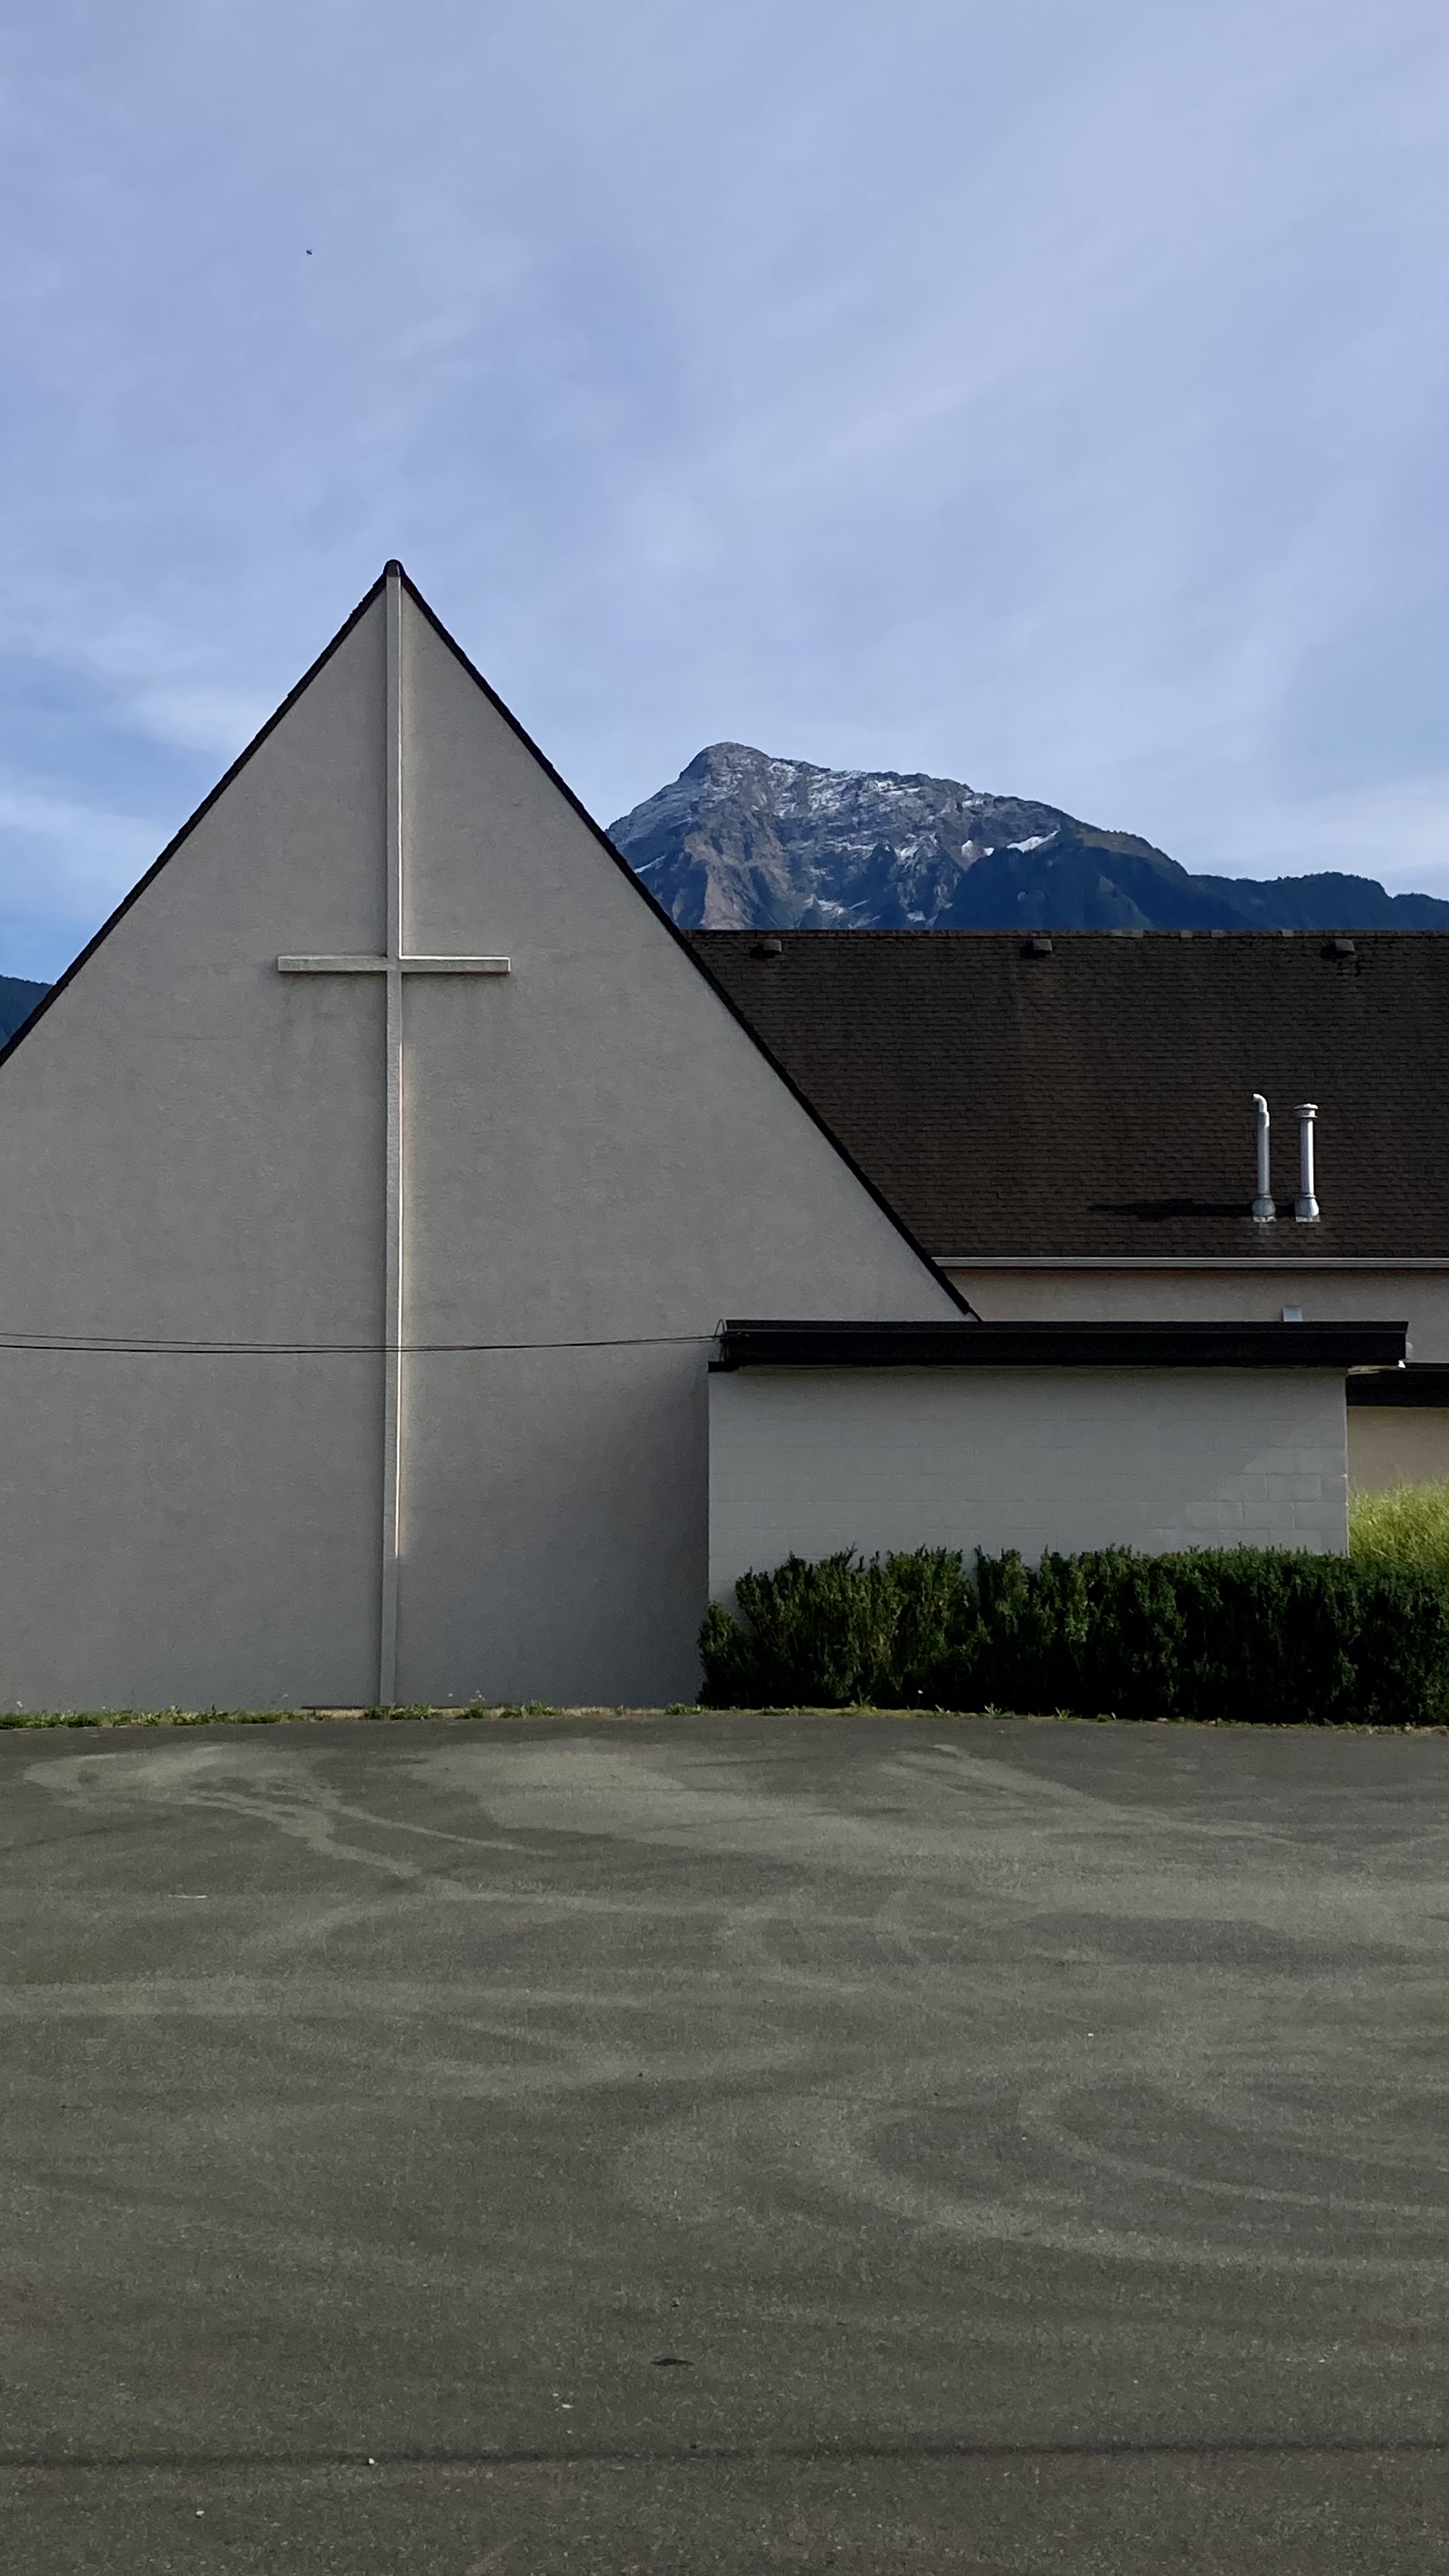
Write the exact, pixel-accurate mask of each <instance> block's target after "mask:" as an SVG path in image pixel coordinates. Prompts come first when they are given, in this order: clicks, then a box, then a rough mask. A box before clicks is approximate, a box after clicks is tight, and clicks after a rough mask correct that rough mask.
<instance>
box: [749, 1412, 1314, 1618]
mask: <svg viewBox="0 0 1449 2576" xmlns="http://www.w3.org/2000/svg"><path fill="white" fill-rule="evenodd" d="M1113 1545H1127V1546H1132V1547H1137V1548H1141V1549H1143V1550H1145V1551H1148V1552H1150V1553H1153V1554H1162V1553H1165V1552H1166V1551H1168V1550H1169V1549H1174V1548H1184V1547H1229V1546H1252V1547H1290V1548H1305V1549H1309V1550H1311V1551H1313V1552H1314V1553H1317V1554H1329V1555H1342V1554H1344V1553H1345V1552H1346V1550H1347V1546H1348V1485H1347V1463H1346V1423H1345V1405H1344V1392H1343V1378H1342V1375H1341V1373H1339V1372H1336V1371H1331V1370H1322V1371H1320V1370H1308V1369H1303V1370H1298V1369H1293V1370H1288V1369H1285V1370H1271V1369H1201V1370H1192V1369H1150V1368H1119V1369H1112V1368H1104V1369H1081V1368H1043V1369H1017V1368H1013V1369H1006V1368H1001V1369H996V1368H982V1367H973V1368H965V1369H936V1368H918V1369H912V1368H903V1369H741V1370H736V1371H728V1372H727V1371H720V1372H717V1373H716V1374H714V1375H712V1376H711V1379H710V1589H711V1593H712V1595H713V1597H715V1598H716V1599H722V1600H727V1599H729V1597H730V1595H731V1593H732V1590H733V1586H734V1584H735V1582H736V1580H737V1578H738V1576H739V1575H740V1574H741V1573H743V1572H744V1571H745V1570H746V1569H747V1568H749V1567H766V1566H772V1565H777V1564H779V1563H780V1562H781V1560H782V1559H783V1558H784V1557H786V1556H789V1555H791V1554H792V1553H793V1554H796V1555H799V1556H804V1557H819V1556H825V1555H828V1554H829V1553H830V1552H831V1551H832V1550H834V1549H836V1548H843V1547H856V1548H859V1549H861V1550H862V1551H863V1552H864V1553H865V1554H867V1555H869V1554H871V1553H873V1552H874V1551H876V1550H878V1549H879V1550H886V1549H893V1548H913V1547H927V1546H932V1547H952V1548H960V1549H962V1550H963V1551H964V1552H965V1554H966V1555H967V1557H968V1560H969V1558H970V1556H971V1553H972V1551H973V1550H974V1549H976V1548H978V1547H979V1548H983V1549H985V1550H987V1551H988V1552H989V1553H995V1552H996V1551H998V1550H1000V1549H1002V1548H1008V1547H1014V1548H1019V1549H1020V1551H1021V1553H1022V1555H1023V1556H1025V1557H1027V1558H1028V1559H1030V1560H1031V1561H1033V1562H1034V1561H1035V1560H1036V1559H1037V1558H1039V1557H1040V1555H1041V1554H1042V1551H1043V1550H1044V1549H1047V1548H1057V1549H1060V1550H1062V1551H1063V1552H1064V1553H1072V1552H1074V1551H1076V1550H1078V1549H1082V1548H1092V1547H1107V1546H1113Z"/></svg>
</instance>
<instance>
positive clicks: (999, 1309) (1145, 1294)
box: [946, 1262, 1449, 1360]
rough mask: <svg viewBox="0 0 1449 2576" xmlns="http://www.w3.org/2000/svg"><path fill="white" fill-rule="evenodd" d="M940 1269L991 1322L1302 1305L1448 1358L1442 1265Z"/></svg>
mask: <svg viewBox="0 0 1449 2576" xmlns="http://www.w3.org/2000/svg"><path fill="white" fill-rule="evenodd" d="M946 1276H947V1277H948V1278H949V1279H951V1280H953V1281H954V1283H955V1285H956V1286H957V1287H958V1288H959V1289H960V1290H961V1291H962V1293H963V1295H965V1296H967V1297H969V1299H970V1301H971V1303H972V1305H973V1306H974V1307H975V1308H976V1311H977V1313H978V1314H979V1315H984V1316H986V1317H987V1318H988V1320H989V1321H991V1322H993V1323H997V1322H1000V1323H1006V1322H1014V1321H1017V1320H1018V1319H1020V1320H1022V1321H1025V1320H1027V1319H1031V1320H1032V1321H1038V1320H1043V1321H1049V1320H1051V1319H1054V1318H1058V1317H1060V1318H1062V1319H1063V1320H1066V1321H1070V1320H1071V1319H1073V1318H1075V1317H1081V1318H1088V1317H1090V1318H1094V1319H1096V1320H1098V1321H1100V1322H1103V1323H1106V1322H1112V1321H1119V1322H1124V1323H1149V1322H1153V1323H1155V1322H1165V1323H1171V1322H1174V1321H1180V1322H1182V1323H1195V1324H1196V1323H1211V1322H1213V1321H1215V1320H1217V1319H1221V1320H1222V1321H1223V1322H1233V1321H1236V1320H1238V1319H1239V1318H1245V1319H1248V1320H1251V1321H1253V1322H1257V1323H1264V1324H1276V1323H1277V1322H1278V1320H1279V1318H1280V1316H1281V1314H1282V1311H1283V1308H1284V1307H1285V1306H1301V1307H1302V1309H1303V1313H1304V1318H1305V1320H1306V1321H1307V1322H1308V1323H1310V1324H1328V1323H1346V1322H1351V1321H1354V1320H1355V1319H1358V1320H1362V1321H1365V1322H1373V1323H1378V1322H1385V1323H1400V1322H1403V1321H1405V1320H1407V1322H1408V1326H1409V1339H1410V1342H1411V1343H1412V1345H1413V1348H1412V1352H1411V1357H1412V1358H1414V1359H1416V1360H1449V1267H1446V1268H1445V1269H1443V1270H1288V1269H1284V1268H1281V1267H1280V1268H1277V1269H1272V1268H1269V1267H1268V1265H1267V1264H1266V1263H1265V1264H1264V1266H1263V1268H1262V1269H1261V1270H1087V1269H1082V1270H1070V1269H1067V1270H1030V1269H1022V1270H973V1269H971V1268H970V1267H969V1265H968V1264H966V1263H964V1262H963V1263H961V1264H960V1265H959V1266H957V1265H953V1266H952V1267H951V1268H949V1269H948V1270H947V1273H946Z"/></svg>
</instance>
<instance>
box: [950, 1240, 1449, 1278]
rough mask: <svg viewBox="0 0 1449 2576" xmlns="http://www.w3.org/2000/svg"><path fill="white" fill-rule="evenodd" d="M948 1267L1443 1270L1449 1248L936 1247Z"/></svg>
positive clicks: (1446, 1266)
mask: <svg viewBox="0 0 1449 2576" xmlns="http://www.w3.org/2000/svg"><path fill="white" fill-rule="evenodd" d="M935 1257H936V1259H937V1261H938V1262H940V1264H941V1266H942V1268H943V1269H948V1270H1242V1271H1245V1272H1246V1271H1258V1272H1260V1273H1261V1272H1263V1271H1273V1270H1449V1252H1410V1253H1398V1252H1351V1253H1346V1252H1313V1251H1311V1250H1310V1249H1308V1248H1307V1247H1306V1246H1305V1248H1304V1249H1303V1250H1302V1251H1301V1252H1283V1253H1280V1252H1279V1250H1278V1247H1277V1245H1276V1244H1275V1245H1274V1246H1273V1247H1272V1249H1271V1250H1269V1251H1266V1252H1158V1253H1150V1252H980V1253H972V1252H938V1253H937V1254H936V1256H935Z"/></svg>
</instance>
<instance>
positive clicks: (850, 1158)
mask: <svg viewBox="0 0 1449 2576" xmlns="http://www.w3.org/2000/svg"><path fill="white" fill-rule="evenodd" d="M399 570H400V571H401V570H402V567H401V566H399ZM402 580H403V587H404V589H405V590H406V592H407V594H408V597H409V599H410V600H411V601H412V603H413V606H414V607H415V608H416V609H417V610H418V612H419V614H420V615H421V616H423V617H425V618H426V619H427V621H428V624H429V625H430V626H431V628H432V630H433V632H434V634H435V635H436V636H437V637H438V640H439V642H440V643H443V644H446V646H447V648H448V651H449V652H450V653H451V654H452V655H453V656H454V658H455V660H457V661H458V662H460V663H461V665H462V667H463V669H464V670H465V671H466V672H467V674H468V677H469V679H470V680H472V681H473V682H474V684H475V686H477V687H478V688H480V689H481V690H482V692H483V695H484V697H485V698H486V699H487V701H488V703H489V705H490V707H492V709H493V711H494V713H495V715H498V716H501V718H502V720H503V722H504V723H505V724H506V725H507V727H508V729H509V731H510V733H513V734H515V735H516V736H517V738H518V740H519V741H520V742H521V743H522V745H523V748H524V750H525V751H526V752H528V753H529V754H530V755H531V756H532V758H533V759H534V760H536V761H537V763H538V765H539V768H540V769H541V770H542V771H543V773H544V775H545V777H546V778H548V779H550V780H551V781H552V783H553V785H554V786H555V787H556V788H557V789H558V792H559V794H560V796H562V797H563V799H564V800H565V802H566V803H567V804H568V805H570V806H571V807H572V808H573V811H574V812H575V814H577V816H578V818H579V821H580V822H581V823H582V824H583V825H584V826H585V828H586V830H588V831H590V832H592V834H593V836H594V839H595V840H596V841H597V842H598V844H599V847H600V849H601V850H602V851H603V852H604V853H605V855H606V856H607V857H608V858H610V859H612V860H613V863H614V865H615V867H616V868H617V869H618V870H619V872H620V874H621V876H623V877H625V878H626V879H627V881H628V883H629V885H630V886H631V888H632V889H633V891H634V893H635V894H636V895H637V896H638V898H639V901H640V902H641V903H646V904H647V905H648V906H649V909H650V911H651V912H652V913H653V915H654V917H655V920H656V921H658V922H660V923H661V924H662V926H663V928H664V929H665V930H667V931H668V933H669V936H670V938H671V939H672V940H673V941H674V944H675V946H676V947H677V948H679V949H680V950H682V952H683V954H684V955H685V956H686V957H687V958H688V959H689V962H690V964H691V966H692V967H693V968H694V971H695V973H696V974H697V975H701V976H703V978H704V981H705V982H706V984H708V986H709V988H710V991H711V992H712V993H713V994H714V996H715V999H716V1000H717V1001H718V1002H719V1003H720V1004H721V1005H722V1006H723V1008H724V1009H725V1010H727V1011H728V1013H729V1015H730V1018H731V1019H732V1020H733V1021H734V1022H735V1024H736V1026H737V1027H738V1028H741V1029H743V1031H744V1033H745V1036H746V1037H747V1038H748V1039H749V1041H750V1044H751V1046H752V1047H753V1048H754V1049H755V1052H756V1053H757V1054H758V1055H762V1056H763V1057H764V1059H765V1062H766V1064H767V1065H768V1066H769V1068H770V1071H771V1072H772V1073H773V1074H774V1076H775V1079H776V1081H777V1082H780V1083H783V1085H784V1087H785V1089H786V1090H787V1091H788V1092H789V1094H790V1097H791V1099H792V1100H793V1101H795V1102H796V1104H797V1106H798V1107H799V1108H801V1109H803V1110H804V1112H805V1115H806V1117H807V1118H808V1119H809V1121H810V1123H811V1125H812V1127H818V1129H819V1130H820V1133H821V1135H822V1136H823V1137H824V1138H825V1141H826V1143H827V1144H828V1145H829V1146H830V1147H831V1148H832V1150H833V1151H834V1152H835V1153H837V1154H838V1155H839V1156H840V1159H841V1161H842V1163H844V1165H845V1167H846V1169H847V1171H849V1172H850V1173H852V1174H853V1176H854V1178H855V1179H856V1180H857V1181H858V1182H859V1183H860V1186H861V1188H862V1189H863V1190H864V1192H865V1194H866V1196H867V1198H870V1199H873V1200H874V1202H875V1204H876V1206H877V1207H878V1208H879V1209H880V1212H881V1214H882V1216H884V1217H886V1218H888V1219H889V1221H890V1223H891V1225H892V1226H893V1227H894V1228H895V1231H896V1233H897V1234H898V1235H899V1236H900V1238H901V1241H902V1242H903V1243H905V1244H908V1245H909V1246H910V1249H911V1251H912V1252H913V1253H914V1254H915V1256H916V1259H917V1260H918V1261H919V1262H920V1264H921V1267H922V1269H923V1270H925V1271H927V1272H929V1274H930V1277H931V1279H932V1281H933V1282H934V1284H935V1286H936V1287H938V1288H943V1289H944V1290H945V1292H946V1294H947V1296H948V1297H949V1298H950V1300H951V1302H952V1304H953V1305H954V1306H956V1307H957V1308H958V1309H959V1311H960V1313H961V1314H962V1315H963V1316H965V1317H967V1318H974V1316H975V1313H976V1309H975V1307H974V1306H973V1305H972V1304H971V1302H970V1300H969V1298H966V1297H963V1296H962V1294H961V1291H960V1289H959V1288H958V1287H957V1286H956V1284H955V1282H954V1281H953V1280H950V1279H948V1278H947V1277H946V1276H945V1274H944V1272H943V1271H942V1270H941V1269H940V1267H939V1265H938V1264H937V1262H936V1261H935V1260H934V1259H933V1258H932V1256H931V1254H930V1253H929V1252H928V1251H927V1250H926V1247H925V1245H924V1244H923V1243H922V1241H921V1239H920V1237H919V1236H918V1235H915V1234H913V1233H912V1232H911V1229H910V1227H909V1226H908V1225H907V1224H906V1222H905V1219H904V1218H903V1217H902V1216H900V1215H899V1214H898V1213H897V1211H896V1209H895V1208H893V1207H892V1205H891V1203H890V1200H889V1199H888V1198H887V1197H886V1195H885V1193H884V1191H883V1190H880V1189H877V1187H876V1184H875V1182H874V1181H873V1180H872V1179H871V1177H870V1175H869V1173H868V1172H864V1171H862V1169H861V1167H860V1165H859V1163H858V1162H857V1161H856V1159H855V1156H854V1155H853V1154H852V1153H851V1152H850V1151H849V1149H848V1148H847V1147H846V1146H845V1145H843V1144H842V1143H841V1141H840V1138H839V1137H838V1136H837V1135H836V1133H835V1130H834V1128H833V1127H831V1126H830V1125H828V1123H827V1122H826V1120H825V1119H823V1118H822V1117H821V1115H820V1112H819V1110H818V1109H817V1108H816V1106H815V1103H814V1102H813V1100H811V1099H810V1098H809V1097H808V1096H807V1094H806V1093H805V1092H803V1091H802V1090H801V1089H800V1086H799V1084H798V1083H797V1082H796V1081H795V1080H794V1078H793V1076H792V1075H790V1074H788V1073H787V1072H786V1070H785V1068H784V1066H783V1065H782V1063H781V1062H780V1059H779V1057H778V1056H777V1055H775V1054H774V1053H773V1052H772V1050H771V1049H770V1048H769V1047H768V1046H767V1045H766V1044H765V1041H764V1039H763V1038H762V1037H761V1035H760V1033H759V1030H758V1029H756V1028H754V1027H752V1026H751V1024H750V1022H749V1021H748V1020H747V1019H746V1017H745V1015H744V1012H743V1011H742V1010H741V1009H740V1008H739V1005H738V1004H737V1003H736V1002H735V1001H734V1000H733V999H732V998H731V996H730V995H729V994H728V993H727V992H726V991H725V988H724V986H723V984H722V983H721V982H720V981H719V978H718V977H717V976H716V975H715V974H714V973H713V971H712V969H711V968H710V967H708V966H707V965H706V964H705V961H704V959H703V957H701V956H700V955H699V953H698V951H697V950H696V949H695V948H694V946H693V945H692V943H691V941H690V939H689V937H688V935H687V933H686V932H684V931H682V930H681V929H680V927H679V924H678V922H677V921H675V920H673V919H672V918H671V916H670V915H669V914H668V913H667V912H666V911H665V909H664V906H663V904H662V903H661V902H660V901H659V898H658V896H657V895H655V894H651V892H650V890H649V888H648V886H646V885H645V884H644V882H643V880H642V878H640V877H637V876H636V875H635V873H634V870H633V869H632V868H631V867H630V865H629V862H628V860H627V859H626V858H625V856H624V854H623V852H622V850H618V849H616V848H615V846H614V844H613V842H612V841H611V840H610V838H609V835H608V833H607V832H606V831H605V830H604V827H603V825H602V824H601V823H596V822H595V820H594V818H593V815H592V814H591V813H590V812H589V810H588V807H587V806H586V805H583V804H581V803H580V801H579V799H578V797H577V796H576V795H575V794H574V791H573V789H572V788H571V787H570V785H569V783H568V780H567V779H566V778H561V777H560V776H559V773H558V771H557V770H556V769H555V767H554V765H553V762H552V761H551V760H550V759H549V757H548V754H547V753H546V752H543V751H540V750H539V747H538V745H537V743H536V742H535V741H534V739H533V736H532V734H531V733H529V732H528V730H527V728H526V727H525V726H524V725H521V724H520V723H519V720H518V718H517V716H516V715H515V714H514V712H513V709H512V708H511V707H509V706H505V704H504V702H503V700H502V698H500V696H499V695H498V692H497V690H496V689H495V688H492V687H491V686H490V684H489V683H488V681H487V680H485V679H484V677H483V674H482V672H481V671H480V670H479V669H478V666H477V664H476V663H475V662H470V661H469V659H468V656H467V654H466V653H465V652H464V650H463V647H462V645H461V644H460V643H459V642H458V639H457V637H456V636H455V635H450V634H449V632H448V630H447V628H446V626H445V625H444V624H443V621H442V619H441V618H440V617H439V616H438V614H437V612H436V610H435V609H432V608H430V607H429V605H428V603H427V601H426V600H425V599H424V597H423V595H422V592H421V591H420V590H419V589H418V588H417V587H416V585H415V584H414V583H413V582H412V581H411V580H410V579H409V577H408V575H407V573H405V572H404V573H403V575H402ZM0 1061H3V1059H0ZM948 1329H949V1328H948Z"/></svg>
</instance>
